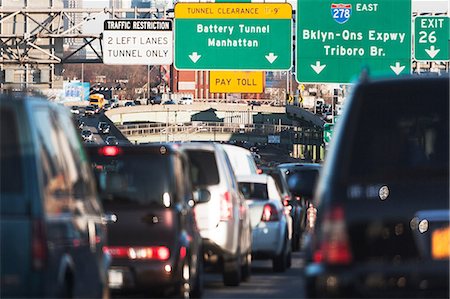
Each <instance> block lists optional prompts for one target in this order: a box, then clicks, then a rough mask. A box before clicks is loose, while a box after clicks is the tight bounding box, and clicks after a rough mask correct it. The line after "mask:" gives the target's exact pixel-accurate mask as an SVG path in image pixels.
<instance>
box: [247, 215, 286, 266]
mask: <svg viewBox="0 0 450 299" xmlns="http://www.w3.org/2000/svg"><path fill="white" fill-rule="evenodd" d="M283 237H284V230H282V227H281V223H280V222H265V223H260V224H258V225H257V226H256V227H254V228H253V230H252V256H253V257H254V258H255V259H264V258H272V257H274V256H276V255H278V254H280V253H281V251H282V249H283V243H284V238H283Z"/></svg>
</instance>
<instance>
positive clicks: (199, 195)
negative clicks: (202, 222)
mask: <svg viewBox="0 0 450 299" xmlns="http://www.w3.org/2000/svg"><path fill="white" fill-rule="evenodd" d="M193 193H194V201H195V202H196V203H204V202H208V201H209V200H210V199H211V193H209V191H208V190H206V189H197V190H195V191H194V192H193Z"/></svg>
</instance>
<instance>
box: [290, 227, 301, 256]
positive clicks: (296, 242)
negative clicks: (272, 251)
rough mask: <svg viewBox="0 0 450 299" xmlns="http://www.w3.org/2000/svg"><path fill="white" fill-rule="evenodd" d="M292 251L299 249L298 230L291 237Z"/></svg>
mask: <svg viewBox="0 0 450 299" xmlns="http://www.w3.org/2000/svg"><path fill="white" fill-rule="evenodd" d="M291 247H292V251H293V252H296V251H299V250H300V232H297V234H295V235H294V236H293V238H292V246H291Z"/></svg>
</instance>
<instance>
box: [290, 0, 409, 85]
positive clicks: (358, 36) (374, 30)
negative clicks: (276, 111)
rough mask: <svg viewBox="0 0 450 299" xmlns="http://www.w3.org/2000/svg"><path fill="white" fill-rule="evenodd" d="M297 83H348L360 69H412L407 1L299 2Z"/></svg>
mask: <svg viewBox="0 0 450 299" xmlns="http://www.w3.org/2000/svg"><path fill="white" fill-rule="evenodd" d="M297 4H298V9H297V22H296V25H297V33H296V57H297V59H296V76H297V80H298V81H299V82H317V83H319V82H324V83H349V82H351V80H352V78H354V77H355V76H357V75H358V74H359V73H360V72H361V69H362V68H363V67H368V68H369V70H370V72H371V73H380V74H381V73H382V74H391V75H393V76H396V75H399V74H403V73H409V72H410V69H411V0H373V1H367V0H343V1H332V0H321V1H317V0H297Z"/></svg>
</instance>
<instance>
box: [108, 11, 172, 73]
mask: <svg viewBox="0 0 450 299" xmlns="http://www.w3.org/2000/svg"><path fill="white" fill-rule="evenodd" d="M103 29H104V30H103V43H102V45H103V63H105V64H137V65H139V64H140V65H167V64H172V62H173V50H172V49H173V31H172V21H171V20H149V19H117V20H106V21H105V22H104V28H103Z"/></svg>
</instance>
